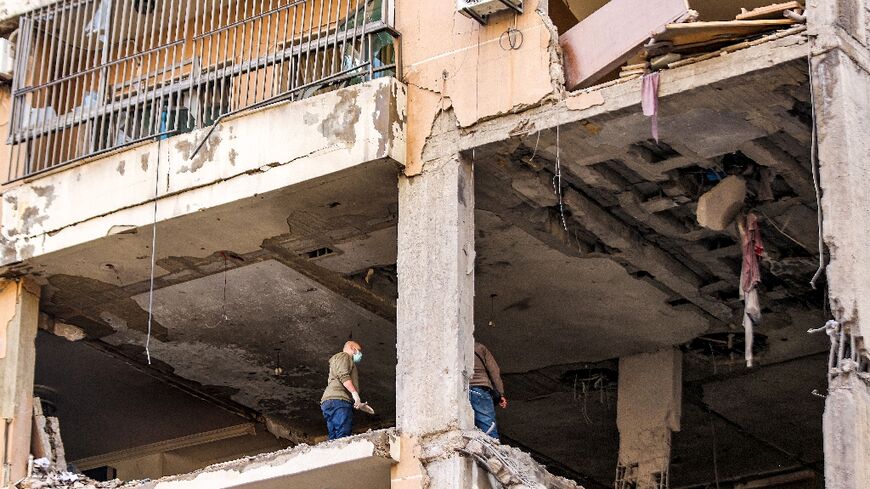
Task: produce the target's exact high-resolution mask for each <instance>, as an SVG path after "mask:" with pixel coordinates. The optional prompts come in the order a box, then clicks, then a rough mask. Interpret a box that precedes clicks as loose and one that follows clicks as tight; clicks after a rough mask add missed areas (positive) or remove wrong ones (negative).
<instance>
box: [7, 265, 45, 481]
mask: <svg viewBox="0 0 870 489" xmlns="http://www.w3.org/2000/svg"><path fill="white" fill-rule="evenodd" d="M39 295H40V289H39V286H38V285H36V284H35V283H33V282H32V281H30V280H29V279H21V280H16V281H6V280H0V416H2V418H3V419H4V420H6V422H4V423H3V426H2V427H0V431H2V433H3V440H4V442H3V444H2V446H0V460H8V463H9V467H8V468H7V467H5V466H4V467H0V476H2V477H3V480H18V479H21V478H22V477H24V476H25V475H26V472H27V457H28V455H30V431H31V419H32V414H33V377H34V368H35V363H36V343H35V341H36V330H37V325H38V323H39ZM7 470H10V471H11V472H10V473H6V471H7Z"/></svg>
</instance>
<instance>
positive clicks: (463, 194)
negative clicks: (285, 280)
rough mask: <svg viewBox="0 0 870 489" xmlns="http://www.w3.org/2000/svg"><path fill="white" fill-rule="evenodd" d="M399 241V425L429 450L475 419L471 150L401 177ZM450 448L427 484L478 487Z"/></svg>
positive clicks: (430, 466) (430, 468)
mask: <svg viewBox="0 0 870 489" xmlns="http://www.w3.org/2000/svg"><path fill="white" fill-rule="evenodd" d="M398 245H399V254H398V265H397V266H398V276H399V299H398V304H397V318H396V323H397V324H396V329H397V352H398V365H397V367H396V425H397V427H398V429H399V431H400V432H401V433H402V436H403V437H406V438H408V437H411V438H414V439H415V440H416V441H415V443H419V446H420V450H418V451H417V452H418V453H424V454H425V453H431V452H432V451H433V450H434V451H437V450H438V447H439V446H447V445H449V443H444V442H445V440H446V439H449V438H450V437H451V436H458V434H459V430H463V429H470V428H472V427H473V426H474V425H473V417H472V412H471V406H470V405H469V402H468V379H469V375H470V372H471V368H472V367H471V365H472V358H473V354H474V353H473V339H472V333H473V329H474V326H473V317H474V314H473V311H474V256H475V252H474V177H473V171H472V165H471V163H470V162H469V161H468V160H467V159H466V158H465V157H463V156H460V155H455V156H452V157H448V158H443V159H441V160H437V161H432V162H429V163H427V164H426V169H425V170H424V171H423V173H422V174H420V175H417V176H414V177H410V178H408V177H405V176H400V177H399V230H398ZM445 452H446V453H443V454H441V455H439V456H437V457H435V458H436V459H437V460H434V461H432V462H431V463H426V464H425V471H426V475H427V477H428V480H429V485H428V487H429V488H430V489H448V488H451V489H454V488H466V487H471V466H470V463H469V462H468V461H467V459H465V458H461V457H459V456H458V455H457V454H455V453H452V452H451V451H450V450H445ZM424 457H425V455H424ZM393 487H397V486H396V485H395V484H394V486H393ZM402 487H407V486H402ZM418 487H419V486H418Z"/></svg>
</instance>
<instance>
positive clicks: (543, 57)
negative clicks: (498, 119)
mask: <svg viewBox="0 0 870 489" xmlns="http://www.w3.org/2000/svg"><path fill="white" fill-rule="evenodd" d="M396 9H397V16H396V17H397V19H398V21H397V22H398V26H397V27H398V30H399V31H400V32H402V33H403V37H402V52H403V54H402V56H403V63H404V66H403V68H404V73H405V80H404V81H405V82H406V83H407V84H408V87H409V88H408V98H409V104H410V105H411V106H413V107H414V111H413V112H412V113H410V114H409V121H408V122H409V128H408V147H407V162H406V166H405V173H406V174H407V175H415V174H418V173H420V172H421V171H422V167H423V165H424V162H425V161H426V160H427V158H426V157H425V156H424V151H425V145H426V140H427V139H428V138H429V136H430V135H431V134H433V124H434V122H435V118H436V116H437V114H438V113H439V112H441V111H445V110H448V109H449V108H452V109H453V110H454V111H455V115H456V119H457V124H458V125H459V126H460V127H470V126H472V125H474V124H475V123H476V122H478V121H481V120H486V119H488V118H492V117H494V116H497V115H499V114H506V113H511V112H517V111H520V110H523V109H525V108H528V107H531V106H534V105H536V104H539V103H541V102H542V101H544V100H546V99H547V98H550V97H554V96H557V95H559V94H560V93H561V90H562V81H561V76H562V74H561V73H562V70H561V64H560V56H559V54H558V33H557V32H556V29H555V27H554V26H553V24H552V22H550V20H549V17H548V16H547V14H546V13H545V10H546V2H544V1H535V0H531V1H529V2H528V5H527V7H526V13H524V14H523V15H520V16H518V17H516V18H514V17H513V16H511V15H503V16H496V17H493V18H492V19H490V23H489V25H487V26H480V25H479V24H478V23H477V22H475V21H473V20H471V19H468V18H466V17H465V16H463V15H462V14H460V13H458V12H456V11H455V10H454V9H445V8H444V6H443V5H442V4H440V3H438V2H404V3H402V2H400V3H398V4H397V5H396ZM514 22H516V28H517V29H519V30H520V31H522V33H523V36H524V39H525V41H524V43H523V45H522V46H521V47H520V49H517V50H507V51H506V50H504V49H503V48H502V47H500V46H499V39H500V38H501V36H502V34H503V33H504V32H505V31H506V30H507V29H508V27H510V26H512V25H513V23H514ZM445 33H447V35H445ZM436 38H437V39H444V40H445V42H443V43H437V44H436V43H432V42H431V39H436Z"/></svg>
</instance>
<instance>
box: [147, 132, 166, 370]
mask: <svg viewBox="0 0 870 489" xmlns="http://www.w3.org/2000/svg"><path fill="white" fill-rule="evenodd" d="M161 141H162V140H161V139H158V140H157V163H156V164H155V165H154V216H153V217H154V219H153V222H152V224H151V271H150V279H149V285H148V331H147V333H146V336H145V357H146V358H147V359H148V365H151V324H152V322H153V321H154V269H155V268H156V267H157V197H158V196H159V195H160V150H161Z"/></svg>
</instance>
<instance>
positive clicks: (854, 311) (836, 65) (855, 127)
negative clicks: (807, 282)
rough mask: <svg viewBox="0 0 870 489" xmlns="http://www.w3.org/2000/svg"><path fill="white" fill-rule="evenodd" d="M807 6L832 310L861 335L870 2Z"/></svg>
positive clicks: (869, 159)
mask: <svg viewBox="0 0 870 489" xmlns="http://www.w3.org/2000/svg"><path fill="white" fill-rule="evenodd" d="M808 7H809V8H810V9H811V13H812V15H811V16H810V19H811V23H810V28H811V38H812V48H813V57H812V77H813V88H814V96H815V99H814V105H815V110H816V116H817V130H818V145H819V149H818V159H819V165H820V166H819V174H820V184H821V187H822V191H823V194H822V211H823V216H824V226H823V229H824V238H825V244H826V245H827V247H828V251H829V252H830V264H829V265H828V268H827V273H828V280H829V287H830V295H831V309H832V312H833V313H834V317H835V318H836V319H837V320H838V321H840V322H841V323H843V324H845V325H848V326H850V327H852V328H853V329H852V331H853V333H854V334H856V335H859V336H860V335H862V334H863V328H862V324H861V320H860V315H861V311H868V310H870V288H868V285H867V281H866V280H865V278H864V277H865V276H866V273H867V270H870V254H868V253H867V252H866V243H867V242H868V241H870V227H868V226H867V225H866V221H867V219H866V216H867V213H868V207H870V199H868V195H867V190H866V186H865V185H862V184H860V183H859V182H865V181H867V179H868V178H870V140H868V138H867V137H866V131H867V127H868V125H870V44H868V41H867V38H868V35H870V28H868V26H867V25H866V23H865V22H863V21H862V20H861V19H865V18H868V17H870V2H866V1H864V0H852V1H839V2H827V1H826V2H822V1H815V2H809V4H808ZM858 223H861V224H858Z"/></svg>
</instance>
